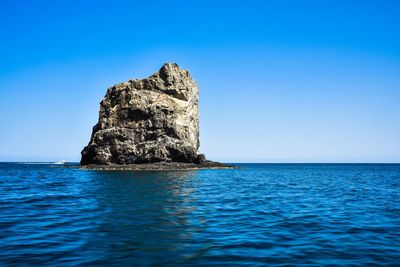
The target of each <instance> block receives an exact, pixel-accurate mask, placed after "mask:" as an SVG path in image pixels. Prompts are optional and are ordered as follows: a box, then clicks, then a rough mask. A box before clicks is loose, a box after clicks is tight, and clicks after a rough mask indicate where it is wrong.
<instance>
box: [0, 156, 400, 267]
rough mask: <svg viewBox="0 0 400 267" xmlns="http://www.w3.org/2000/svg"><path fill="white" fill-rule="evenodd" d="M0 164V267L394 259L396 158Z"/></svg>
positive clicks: (399, 176)
mask: <svg viewBox="0 0 400 267" xmlns="http://www.w3.org/2000/svg"><path fill="white" fill-rule="evenodd" d="M238 165H240V167H241V168H239V169H235V170H199V171H172V172H127V171H92V170H80V169H79V168H76V167H69V168H68V167H62V166H57V165H51V164H17V163H0V266H125V265H128V266H148V265H152V266H153V265H167V266H188V265H193V266H219V265H222V264H225V265H227V266H230V265H231V266H243V265H246V266H258V265H259V266H266V265H268V266H289V265H300V266H301V265H305V266H366V265H382V266H388V265H393V266H395V265H398V264H400V246H399V244H400V205H399V202H400V165H396V164H392V165H390V164H238Z"/></svg>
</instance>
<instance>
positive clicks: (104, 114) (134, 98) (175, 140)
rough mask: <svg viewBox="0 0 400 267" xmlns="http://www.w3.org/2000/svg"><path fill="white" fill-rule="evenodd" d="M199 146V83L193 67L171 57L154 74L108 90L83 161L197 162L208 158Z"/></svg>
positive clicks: (120, 162) (118, 162)
mask: <svg viewBox="0 0 400 267" xmlns="http://www.w3.org/2000/svg"><path fill="white" fill-rule="evenodd" d="M198 148H199V119H198V86H197V83H196V82H195V81H194V80H193V79H192V77H191V75H190V74H189V72H188V71H186V70H182V69H181V68H179V67H178V65H177V64H175V63H166V64H164V65H163V66H162V67H161V69H160V70H159V71H158V72H157V73H155V74H153V75H151V76H150V77H149V78H146V79H142V80H138V79H133V80H129V81H128V82H124V83H120V84H116V85H114V86H112V87H110V88H109V89H108V90H107V93H106V95H105V97H104V99H103V100H102V101H101V102H100V112H99V121H98V123H97V124H96V125H95V126H94V127H93V133H92V136H91V139H90V141H89V144H88V145H87V146H86V147H85V148H84V149H83V151H82V159H81V164H83V165H87V164H100V165H116V164H123V165H127V164H139V163H155V162H185V163H194V164H198V163H200V162H205V157H204V155H199V154H198Z"/></svg>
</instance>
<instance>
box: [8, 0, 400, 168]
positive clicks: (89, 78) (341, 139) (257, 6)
mask: <svg viewBox="0 0 400 267" xmlns="http://www.w3.org/2000/svg"><path fill="white" fill-rule="evenodd" d="M398 14H400V4H399V3H398V2H397V1H340V0H338V1H232V0H231V1H11V0H0V24H1V27H0V38H1V42H0V58H1V60H0V112H1V116H0V130H1V131H0V161H53V160H60V159H66V160H69V161H79V159H80V151H81V150H82V148H83V147H84V146H85V145H86V144H87V142H88V141H89V137H90V133H91V128H92V126H93V125H94V124H95V123H96V121H97V118H98V107H99V106H98V105H99V102H100V100H101V98H102V97H103V96H104V94H105V92H106V88H108V87H109V86H111V85H113V84H115V83H118V82H122V81H126V80H128V79H130V78H143V77H146V76H148V75H150V74H152V73H154V72H155V71H157V70H158V69H159V67H160V66H161V65H162V64H163V63H164V62H177V63H178V64H179V65H180V66H181V67H182V68H185V69H189V70H190V72H191V73H192V75H193V76H194V78H195V79H196V80H197V81H198V83H199V86H200V120H201V122H200V126H201V136H200V139H201V147H200V150H201V151H202V152H203V153H205V154H206V155H207V156H208V158H210V159H213V160H220V161H226V162H400V123H399V118H400V27H399V25H400V16H399V15H398Z"/></svg>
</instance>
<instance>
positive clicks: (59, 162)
mask: <svg viewBox="0 0 400 267" xmlns="http://www.w3.org/2000/svg"><path fill="white" fill-rule="evenodd" d="M65 163H67V161H66V160H60V161H57V162H54V164H65Z"/></svg>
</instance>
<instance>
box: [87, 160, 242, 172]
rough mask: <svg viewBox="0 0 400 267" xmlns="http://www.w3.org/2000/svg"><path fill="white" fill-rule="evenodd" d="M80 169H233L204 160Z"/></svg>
mask: <svg viewBox="0 0 400 267" xmlns="http://www.w3.org/2000/svg"><path fill="white" fill-rule="evenodd" d="M81 168H82V169H90V170H133V171H135V170H137V171H163V170H165V171H175V170H198V169H233V168H236V167H235V166H232V165H226V164H223V163H220V162H215V161H210V160H206V161H205V162H203V163H200V164H198V163H186V162H155V163H140V164H127V165H117V164H113V165H98V164H89V165H81Z"/></svg>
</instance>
